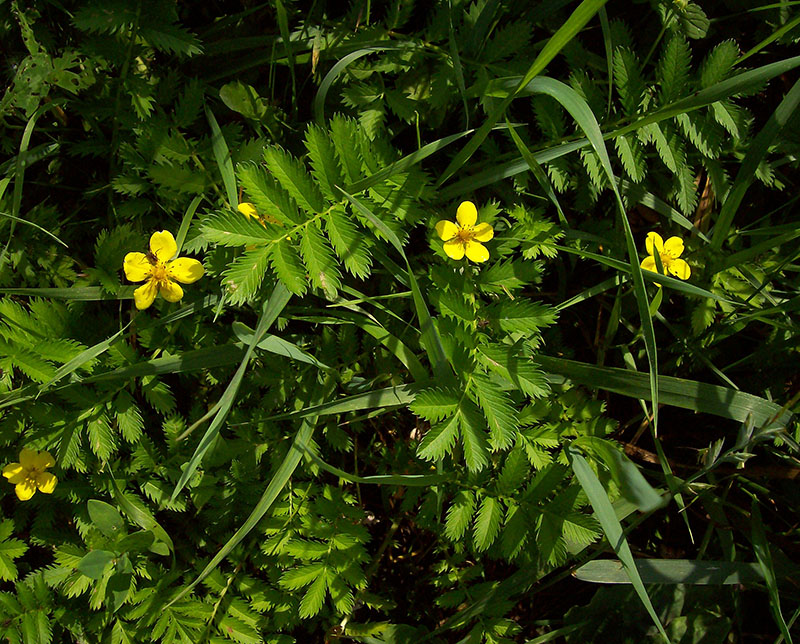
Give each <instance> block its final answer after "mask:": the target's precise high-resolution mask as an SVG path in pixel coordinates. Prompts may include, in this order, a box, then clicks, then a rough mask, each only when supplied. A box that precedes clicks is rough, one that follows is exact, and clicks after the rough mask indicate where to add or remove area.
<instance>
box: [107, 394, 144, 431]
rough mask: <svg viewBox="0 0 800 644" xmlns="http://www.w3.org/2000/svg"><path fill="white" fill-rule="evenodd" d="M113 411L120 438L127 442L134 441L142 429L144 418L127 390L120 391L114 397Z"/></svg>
mask: <svg viewBox="0 0 800 644" xmlns="http://www.w3.org/2000/svg"><path fill="white" fill-rule="evenodd" d="M114 411H115V412H116V419H117V427H119V431H120V434H122V438H123V439H124V440H125V441H127V442H128V443H136V442H137V441H138V440H139V437H140V436H141V435H142V431H143V430H144V419H143V418H142V412H141V411H140V410H139V407H137V406H136V403H135V402H134V400H133V396H131V395H130V394H129V393H128V392H127V391H120V392H119V394H118V395H117V397H116V398H115V399H114Z"/></svg>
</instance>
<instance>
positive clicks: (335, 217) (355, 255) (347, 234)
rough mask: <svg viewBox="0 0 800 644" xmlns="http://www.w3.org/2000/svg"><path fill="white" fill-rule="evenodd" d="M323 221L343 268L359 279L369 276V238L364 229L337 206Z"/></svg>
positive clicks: (370, 263) (370, 264) (370, 262)
mask: <svg viewBox="0 0 800 644" xmlns="http://www.w3.org/2000/svg"><path fill="white" fill-rule="evenodd" d="M337 192H338V191H337ZM324 221H325V229H326V231H327V233H328V238H329V239H330V240H331V244H332V245H333V249H334V250H335V251H336V255H338V257H339V259H340V260H341V261H342V262H343V263H344V265H345V268H347V270H348V271H350V273H352V274H353V275H355V276H356V277H359V278H361V279H366V278H367V277H369V274H370V268H371V266H372V258H371V256H370V253H369V241H370V239H369V237H367V235H366V233H365V231H363V230H359V228H358V227H357V226H356V225H355V224H354V223H353V222H352V220H351V219H350V217H348V215H347V214H346V213H345V212H343V211H342V210H340V209H339V208H333V209H332V210H331V211H330V212H329V213H328V214H327V215H326V216H325V218H324Z"/></svg>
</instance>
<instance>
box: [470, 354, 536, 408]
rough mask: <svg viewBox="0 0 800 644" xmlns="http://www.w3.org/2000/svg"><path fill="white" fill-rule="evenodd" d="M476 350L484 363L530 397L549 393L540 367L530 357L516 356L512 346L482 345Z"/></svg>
mask: <svg viewBox="0 0 800 644" xmlns="http://www.w3.org/2000/svg"><path fill="white" fill-rule="evenodd" d="M478 351H479V354H478V355H479V358H480V360H481V362H482V363H483V364H484V365H486V366H487V367H488V368H489V369H490V370H491V371H493V372H494V373H496V374H498V375H500V376H502V377H503V378H504V379H506V380H508V381H509V382H511V383H513V384H514V386H515V387H516V388H517V389H519V390H520V391H522V392H523V393H526V394H527V395H529V396H530V397H531V398H542V397H544V396H546V395H547V394H549V393H550V386H549V385H548V384H547V379H546V378H545V376H544V373H542V371H541V369H540V368H539V367H538V366H536V365H535V364H534V363H533V362H531V360H530V359H528V358H523V357H519V356H517V354H516V352H515V350H514V348H513V347H510V346H507V345H484V346H481V347H479V348H478Z"/></svg>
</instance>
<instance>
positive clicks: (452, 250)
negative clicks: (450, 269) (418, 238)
mask: <svg viewBox="0 0 800 644" xmlns="http://www.w3.org/2000/svg"><path fill="white" fill-rule="evenodd" d="M444 252H445V253H447V256H448V257H449V258H450V259H455V260H459V259H461V258H462V257H464V244H463V243H462V242H461V240H460V239H451V240H450V241H446V242H445V243H444Z"/></svg>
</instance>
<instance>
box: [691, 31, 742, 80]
mask: <svg viewBox="0 0 800 644" xmlns="http://www.w3.org/2000/svg"><path fill="white" fill-rule="evenodd" d="M738 58H739V45H737V44H736V42H735V41H733V40H724V41H722V42H721V43H719V44H718V45H717V46H716V47H714V49H712V50H711V53H710V54H708V56H706V59H705V60H704V61H703V64H702V65H701V67H700V85H701V87H704V88H705V87H711V86H712V85H716V84H717V83H721V82H722V81H724V80H725V79H727V78H728V76H730V73H731V72H732V71H733V67H734V65H735V64H736V62H737V60H738Z"/></svg>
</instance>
